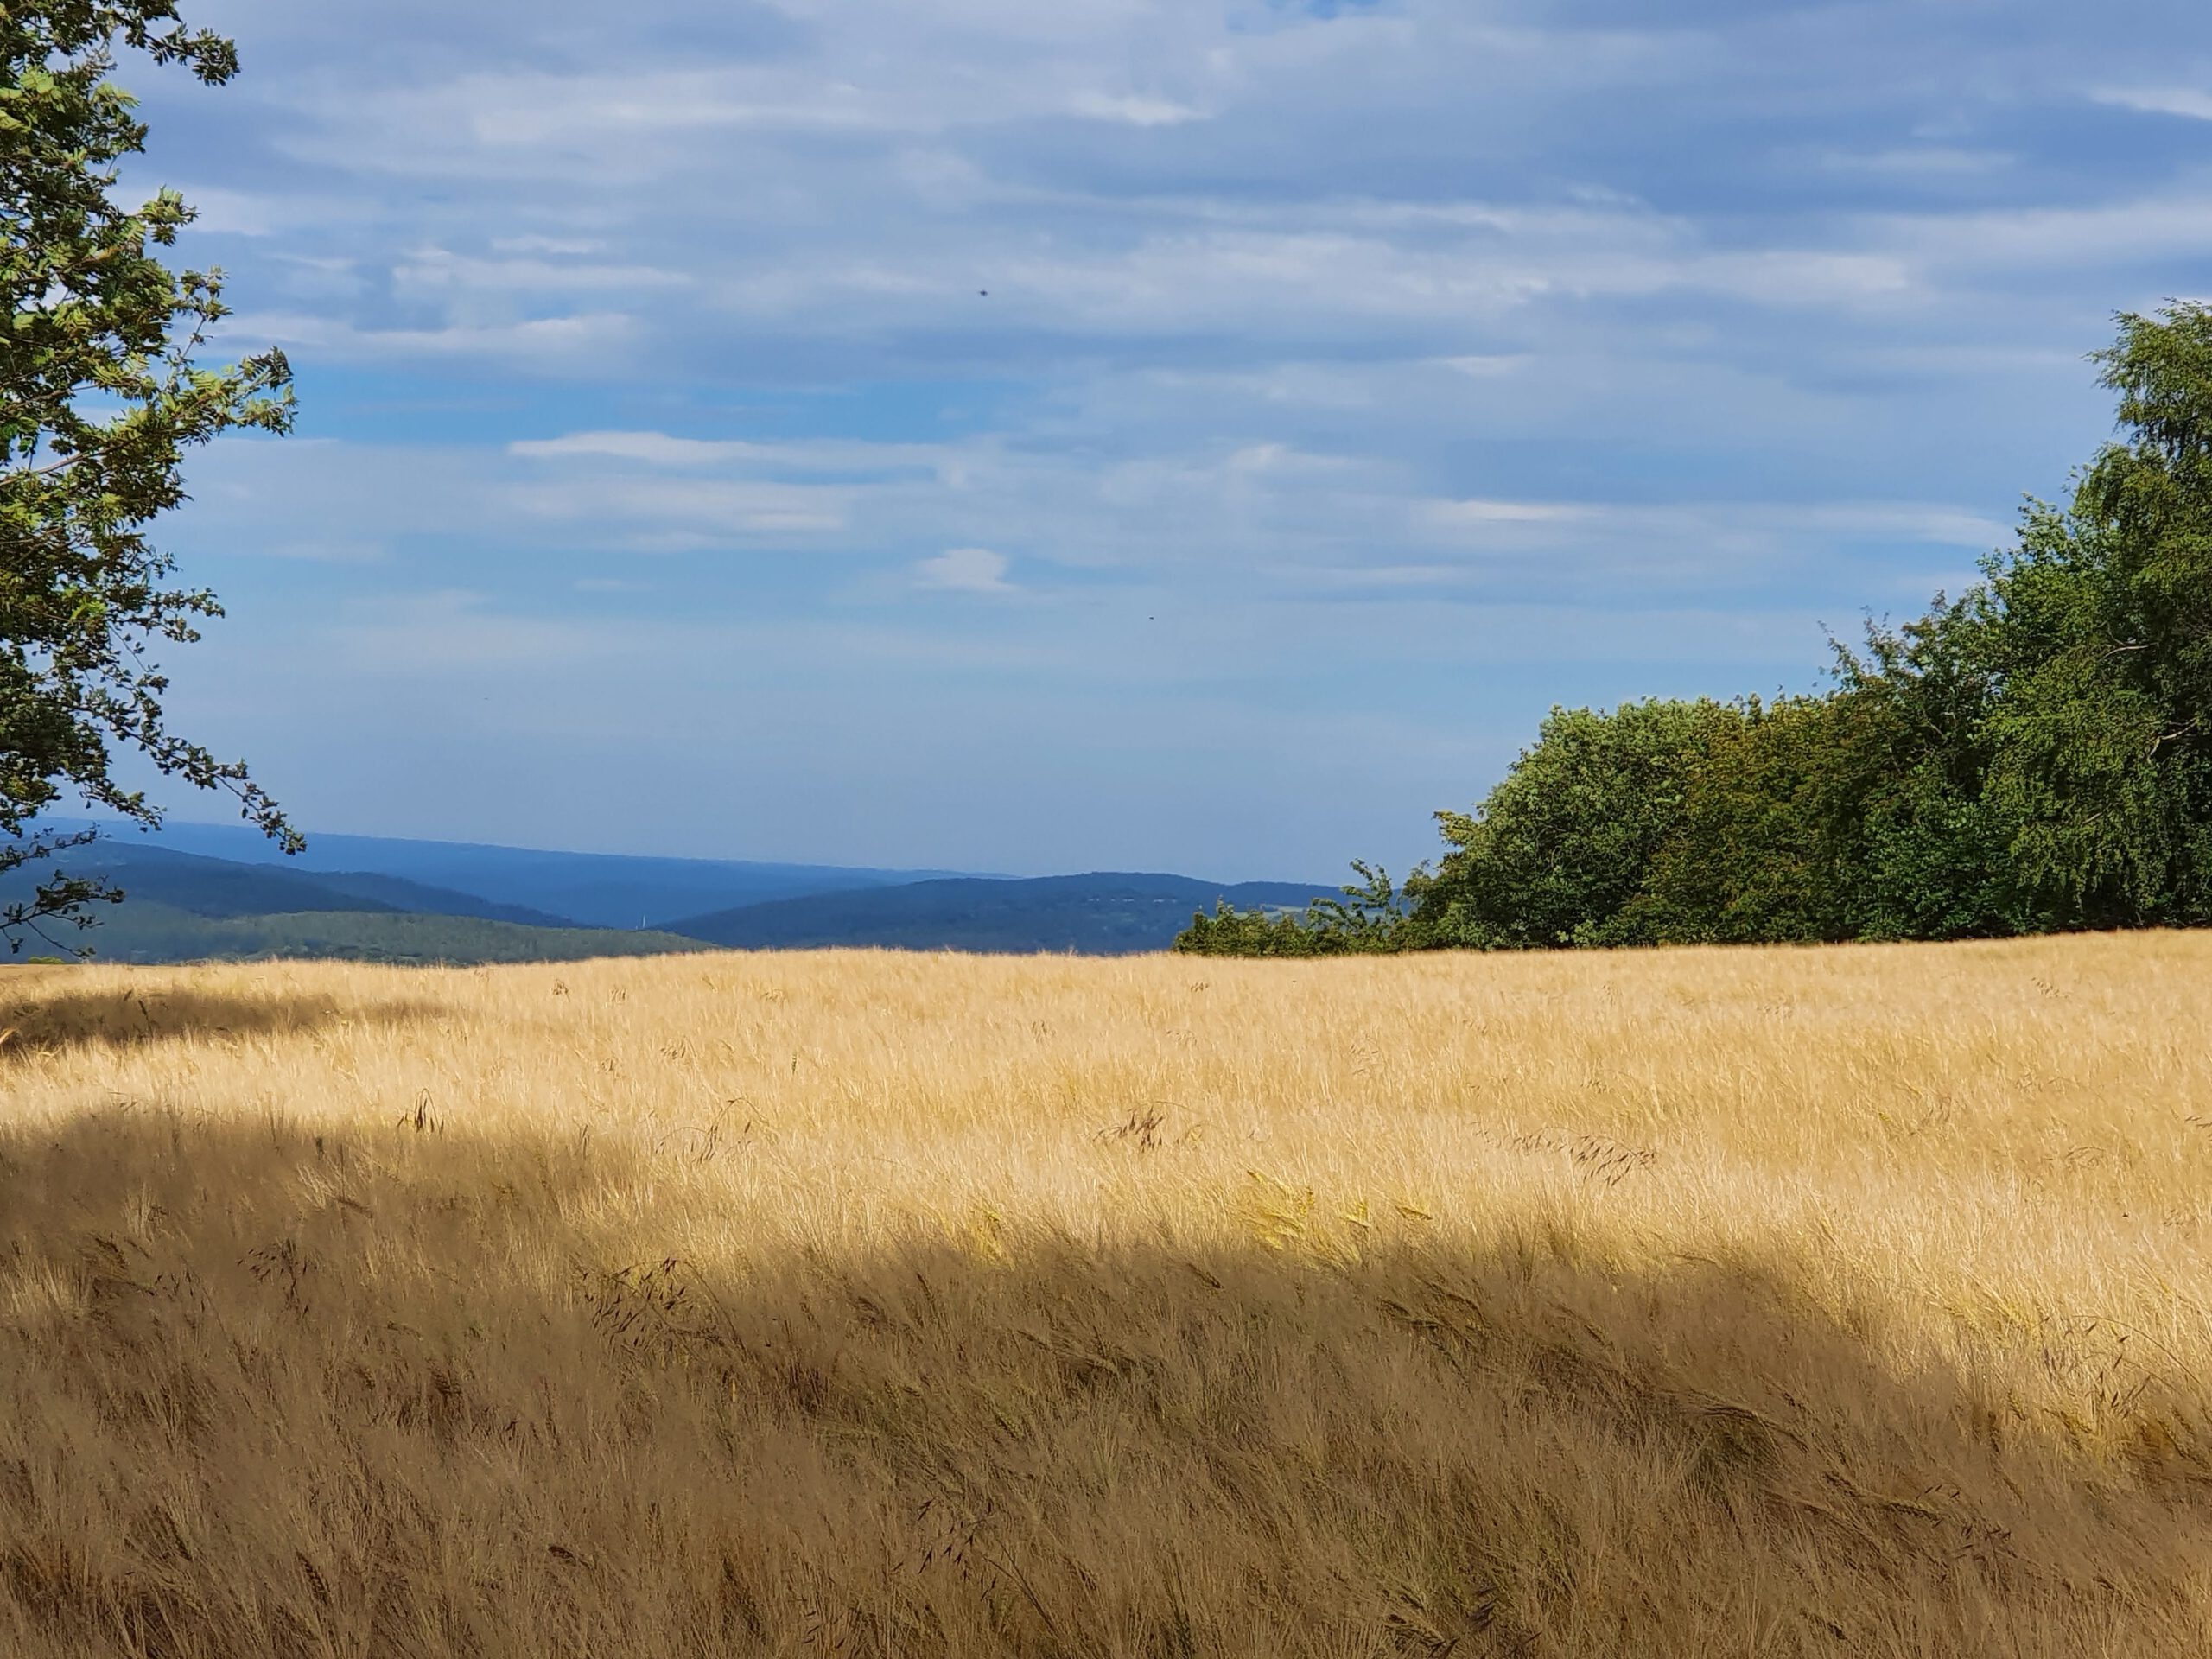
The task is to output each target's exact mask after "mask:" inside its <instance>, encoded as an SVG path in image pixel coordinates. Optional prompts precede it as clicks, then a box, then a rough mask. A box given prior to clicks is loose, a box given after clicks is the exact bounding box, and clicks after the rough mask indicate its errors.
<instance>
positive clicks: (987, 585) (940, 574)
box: [914, 547, 1014, 594]
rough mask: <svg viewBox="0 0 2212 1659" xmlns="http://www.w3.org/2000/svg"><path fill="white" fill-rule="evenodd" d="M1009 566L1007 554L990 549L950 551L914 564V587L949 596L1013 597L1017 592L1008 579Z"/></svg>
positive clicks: (970, 548)
mask: <svg viewBox="0 0 2212 1659" xmlns="http://www.w3.org/2000/svg"><path fill="white" fill-rule="evenodd" d="M1008 565H1009V561H1008V560H1007V556H1006V555H1005V554H1003V553H994V552H992V551H991V550H990V549H989V548H988V547H950V548H947V549H946V550H944V552H942V553H939V554H938V555H937V556H935V557H934V558H927V559H923V560H920V561H918V563H916V564H915V566H914V579H915V584H916V586H918V587H922V588H937V589H939V590H941V591H944V592H947V593H956V594H1010V593H1012V592H1014V584H1013V583H1012V582H1008V581H1007V579H1006V573H1007V569H1008Z"/></svg>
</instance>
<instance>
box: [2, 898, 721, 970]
mask: <svg viewBox="0 0 2212 1659" xmlns="http://www.w3.org/2000/svg"><path fill="white" fill-rule="evenodd" d="M94 913H95V914H96V915H97V916H98V917H99V925H97V926H95V927H91V928H86V929H83V930H81V931H80V930H79V929H78V928H76V927H73V926H70V925H61V926H59V927H56V926H54V925H50V924H49V925H48V932H49V933H50V934H52V936H53V938H54V939H56V940H57V941H59V942H60V944H63V945H65V946H67V947H69V948H70V949H73V950H81V949H84V948H86V947H87V946H89V947H91V949H92V952H93V957H94V960H96V961H99V962H132V963H157V962H209V961H218V962H219V961H232V960H241V959H251V958H254V957H323V958H335V959H339V960H343V961H349V962H391V963H454V964H462V965H467V964H474V963H490V962H575V961H581V960H582V959H584V958H586V957H636V956H658V955H661V954H663V953H664V952H668V951H675V950H705V949H706V948H707V947H706V946H704V945H702V944H700V943H699V942H698V941H696V940H695V939H684V938H677V937H676V936H674V935H673V934H669V933H639V932H624V931H620V930H617V929H612V928H599V927H523V926H519V925H517V924H515V923H512V922H500V921H491V920H486V919H485V918H481V917H474V916H424V915H411V914H409V913H407V912H401V911H391V910H378V911H343V910H311V911H303V912H298V913H296V914H290V915H283V914H279V915H266V916H226V917H209V916H198V915H194V913H193V912H190V911H188V910H180V909H177V908H176V907H175V906H170V905H164V904H159V903H156V902H154V901H152V900H149V899H126V900H125V901H124V903H122V904H120V905H102V906H97V907H96V910H95V912H94ZM47 949H48V947H47V946H46V945H45V944H42V943H41V942H40V941H39V940H37V939H35V938H34V939H30V940H29V941H28V942H27V943H26V944H25V946H24V954H25V955H27V956H28V955H35V954H39V953H41V952H44V951H46V950H47ZM4 960H5V956H4V953H0V961H4Z"/></svg>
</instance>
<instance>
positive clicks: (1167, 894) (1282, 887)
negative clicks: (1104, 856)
mask: <svg viewBox="0 0 2212 1659" xmlns="http://www.w3.org/2000/svg"><path fill="white" fill-rule="evenodd" d="M1336 891H1337V886H1336V884H1335V883H1332V882H1326V881H1317V882H1314V883H1313V884H1312V885H1310V886H1300V885H1299V884H1297V883H1294V882H1288V881H1244V882H1218V881H1201V880H1196V879H1194V878H1192V877H1190V876H1185V875H1154V874H1125V873H1122V872H1099V873H1096V874H1089V875H1051V876H1042V877H1038V878H1035V879H1033V880H977V879H974V878H953V879H950V880H932V881H913V882H907V883H905V884H902V885H900V886H899V887H876V888H871V889H867V890H863V891H858V892H847V893H817V894H815V895H812V896H810V897H808V898H803V899H779V900H776V901H772V902H770V903H766V904H758V905H747V906H741V907H740V908H737V909H733V910H724V911H719V912H715V913H713V914H710V915H703V916H693V917H689V918H683V919H681V920H677V921H672V922H670V923H668V924H667V931H670V932H671V933H681V934H685V935H687V936H689V937H690V938H695V939H702V940H705V941H707V942H708V943H709V944H721V945H728V946H730V947H733V948H735V949H741V950H775V949H784V950H790V949H804V948H809V947H817V946H833V945H863V946H864V945H876V946H883V947H887V948H890V949H894V950H976V951H993V952H1015V953H1027V952H1032V951H1039V950H1050V951H1067V950H1072V951H1075V952H1077V953H1078V954H1080V955H1084V956H1127V955H1131V954H1135V953H1137V952H1140V951H1147V950H1166V949H1167V947H1168V946H1169V945H1170V944H1173V942H1174V938H1175V935H1176V934H1177V933H1179V931H1182V929H1183V928H1185V926H1187V925H1189V924H1190V920H1191V916H1192V912H1194V911H1198V910H1209V911H1210V910H1211V909H1212V908H1213V906H1214V902H1215V901H1216V900H1217V899H1227V900H1228V901H1229V902H1230V904H1232V905H1235V906H1237V907H1238V908H1239V909H1251V908H1275V909H1300V910H1302V909H1303V908H1304V907H1305V906H1306V904H1307V902H1308V901H1310V900H1311V899H1314V898H1316V897H1319V896H1322V895H1332V896H1333V895H1334V893H1336Z"/></svg>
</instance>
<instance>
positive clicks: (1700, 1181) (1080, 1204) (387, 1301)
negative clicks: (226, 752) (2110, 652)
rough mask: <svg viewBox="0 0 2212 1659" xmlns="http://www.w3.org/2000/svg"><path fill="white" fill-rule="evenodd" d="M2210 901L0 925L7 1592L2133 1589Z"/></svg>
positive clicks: (1439, 1610) (2196, 1250)
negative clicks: (155, 946) (1774, 922)
mask: <svg viewBox="0 0 2212 1659" xmlns="http://www.w3.org/2000/svg"><path fill="white" fill-rule="evenodd" d="M2208 1022H2212V938H2202V937H2191V936H2179V935H2151V936H2141V937H2136V938H2081V939H2064V940H2044V941H2033V942H2024V943H2015V944H1999V945H1969V946H1957V947H1915V948H1897V949H1888V948H1862V949H1847V950H1802V951H1782V950H1777V951H1746V952H1728V953H1702V952H1676V953H1658V954H1633V955H1617V956H1616V955H1561V956H1540V957H1401V958H1389V959H1379V960H1366V961H1362V960H1351V961H1340V962H1320V963H1239V962H1222V961H1208V962H1203V963H1200V962H1194V961H1190V960H1179V959H1174V958H1166V957H1154V958H1144V959H1135V960H1127V961H1118V962H1102V961H1078V960H1073V959H1066V958H1034V959H1027V960H1014V959H989V958H985V959H976V958H958V957H919V956H898V955H875V954H861V953H831V954H823V955H806V956H753V957H748V956H710V957H683V958H661V959H649V960H640V961H628V962H611V963H592V964H582V965H579V964H564V965H562V966H558V967H545V968H517V969H498V970H474V971H454V972H431V971H398V970H385V969H371V968H359V967H345V966H331V965H308V964H302V965H289V964H283V965H262V966H245V967H223V968H201V969H135V970H134V969H15V970H10V971H8V972H6V973H4V974H0V1032H5V1031H12V1033H13V1034H12V1036H10V1037H9V1038H7V1039H5V1041H4V1042H0V1651H4V1652H5V1653H7V1654H10V1655H23V1656H30V1659H41V1656H51V1655H59V1654H64V1653H67V1654H72V1655H79V1654H110V1653H119V1654H133V1653H136V1654H145V1655H160V1656H177V1659H183V1656H209V1659H213V1656H225V1659H229V1656H260V1655H272V1656H273V1655H285V1656H291V1655H299V1656H321V1655H348V1656H385V1655H408V1654H421V1655H447V1654H474V1655H487V1656H488V1655H508V1654H512V1655H548V1654H563V1655H585V1654H590V1655H599V1656H630V1655H650V1656H655V1659H660V1656H674V1655H689V1654H705V1653H730V1654H754V1653H760V1654H790V1655H798V1654H810V1653H837V1654H844V1655H922V1654H939V1653H942V1654H957V1655H1009V1656H1010V1655H1036V1656H1047V1655H1068V1656H1073V1655H1102V1656H1122V1655H1126V1656H1139V1655H1160V1656H1166V1655H1200V1654H1204V1655H1214V1654H1224V1655H1238V1656H1246V1655H1249V1656H1255V1659H1257V1656H1273V1655H1316V1656H1319V1655H1331V1656H1336V1655H1343V1656H1353V1655H1377V1656H1380V1655H1405V1654H1415V1655H1433V1656H1442V1655H1445V1654H1452V1655H1454V1656H1458V1659H1470V1656H1476V1655H1487V1654H1499V1655H1503V1654H1518V1655H1528V1656H1568V1655H1578V1656H1579V1655H1587V1654H1600V1653H1602V1654H1624V1655H1649V1656H1662V1655H1665V1656H1678V1655H1700V1656H1701V1655H1713V1654H1741V1655H1752V1654H1758V1655H1766V1654H1796V1653H1808V1654H1810V1653H1819V1654H1834V1655H1846V1654H1849V1655H1898V1656H1903V1655H1907V1654H1912V1655H1921V1654H1930V1653H1960V1654H1966V1653H1977V1654H1979V1653H1988V1654H2007V1655H2032V1656H2042V1655H2075V1654H2081V1655H2088V1654H2111V1655H2183V1654H2192V1655H2193V1654H2198V1653H2201V1652H2202V1651H2203V1650H2204V1649H2205V1646H2206V1643H2207V1640H2208V1632H2212V1325H2208V1322H2207V1318H2206V1311H2205V1307H2204V1305H2203V1302H2202V1297H2203V1296H2204V1294H2205V1293H2206V1289H2207V1287H2208V1284H2212V1280H2209V1279H2208V1274H2207V1267H2208V1250H2207V1239H2208V1233H2207V1224H2208V1216H2212V1043H2208V1041H2207V1039H2206V1034H2205V1033H2206V1032H2207V1029H2208Z"/></svg>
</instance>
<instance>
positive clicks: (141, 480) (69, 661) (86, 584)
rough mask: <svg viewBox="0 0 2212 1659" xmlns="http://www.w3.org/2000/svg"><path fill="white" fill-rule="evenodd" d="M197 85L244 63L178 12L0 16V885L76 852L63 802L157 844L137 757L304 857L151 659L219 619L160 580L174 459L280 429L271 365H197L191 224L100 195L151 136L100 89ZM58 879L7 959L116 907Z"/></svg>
mask: <svg viewBox="0 0 2212 1659" xmlns="http://www.w3.org/2000/svg"><path fill="white" fill-rule="evenodd" d="M119 48H131V49H135V50H137V51H141V52H143V53H144V54H146V55H147V56H148V57H149V58H150V59H151V60H153V61H154V62H155V63H156V64H159V65H174V66H178V67H182V68H184V69H186V70H188V72H189V73H192V74H194V76H196V77H197V78H198V79H200V80H201V81H204V82H206V83H207V84H208V85H211V86H215V85H220V84H221V83H223V82H225V81H226V80H228V79H230V78H231V76H232V74H233V73H236V71H237V68H238V54H237V52H236V50H235V49H234V48H233V47H232V43H231V42H230V41H226V40H224V39H222V38H220V37H219V36H217V35H213V34H209V33H207V32H206V31H196V32H195V31H193V30H191V29H187V28H186V27H185V25H184V24H183V23H182V22H180V21H179V20H178V17H177V15H176V11H175V6H174V4H173V3H171V0H4V3H0V216H3V217H4V220H5V235H4V242H0V302H4V305H5V309H6V315H7V317H8V320H9V321H8V325H7V329H6V333H5V334H4V335H3V336H0V835H4V836H5V837H6V838H7V839H6V840H5V841H0V873H4V872H6V871H8V870H10V869H15V868H21V867H22V866H23V865H25V864H26V863H29V861H33V860H36V859H45V858H50V857H51V856H52V855H54V854H55V853H57V852H60V851H62V850H64V849H67V847H70V846H72V845H77V844H81V842H83V841H84V840H85V839H86V838H87V836H85V835H73V836H72V835H56V834H54V833H52V832H42V831H38V830H36V829H35V827H34V825H33V820H34V819H35V818H36V817H37V816H38V815H39V814H40V813H41V811H43V810H45V809H47V808H48V807H49V806H51V805H52V804H54V802H55V801H57V800H59V799H60V798H61V797H62V795H63V794H64V792H65V791H74V792H75V793H76V794H77V795H78V796H79V798H81V799H82V800H83V801H84V802H85V804H87V805H90V806H97V807H104V808H106V809H108V810H111V811H114V812H116V813H119V814H120V815H122V816H123V817H124V818H126V819H130V820H134V821H136V822H137V823H140V824H142V825H146V826H151V825H153V824H156V823H159V821H160V809H159V808H158V807H157V806H156V805H155V804H153V803H151V802H149V800H148V799H147V798H145V796H144V794H143V791H132V790H127V789H125V788H124V787H123V786H122V785H121V784H119V783H118V781H117V780H116V779H115V778H114V777H113V775H112V772H111V763H112V761H113V759H114V757H115V754H116V753H117V751H118V749H119V748H120V749H124V750H136V751H137V752H138V753H140V754H142V755H143V757H145V759H146V760H149V761H150V762H151V764H152V765H153V766H154V767H155V768H156V770H157V771H158V772H160V773H161V774H162V775H163V776H166V777H169V778H175V779H182V780H183V781H184V782H186V783H188V784H190V785H194V787H197V788H200V789H226V790H228V791H231V792H232V793H233V794H234V795H235V796H236V797H237V798H238V802H239V804H240V807H241V809H242V811H243V813H244V815H245V817H247V818H249V819H251V821H252V822H253V823H257V824H258V825H259V826H260V827H261V828H262V829H264V831H265V832H267V833H268V834H269V835H270V836H274V837H277V839H279V840H280V841H282V842H283V843H284V845H285V846H286V848H287V849H288V850H296V849H297V848H298V846H299V845H300V844H301V843H300V841H299V837H298V836H296V834H295V833H294V832H293V831H292V830H291V829H290V828H289V826H288V825H287V824H286V823H285V822H284V820H283V816H282V814H281V813H280V811H279V810H278V809H277V805H276V804H275V803H274V802H273V801H272V800H270V798H269V797H268V796H267V794H266V793H264V791H262V790H261V789H260V788H259V787H258V786H257V785H255V784H254V783H253V782H251V779H249V778H248V776H247V773H246V769H245V766H244V765H242V764H239V763H235V762H225V761H220V760H217V759H216V758H215V757H214V756H213V754H211V753H209V752H208V751H207V749H205V748H203V747H200V745H198V744H195V743H193V742H190V741H187V740H186V739H184V738H182V737H181V736H179V735H178V734H175V733H174V732H172V731H171V730H170V729H169V728H168V723H167V721H166V720H165V719H164V717H163V714H162V696H163V694H164V693H165V692H166V690H168V681H167V680H166V678H165V677H163V675H162V671H161V669H160V667H159V665H158V664H156V662H155V661H154V660H153V658H152V657H151V656H150V655H149V650H150V649H151V648H152V647H154V646H156V645H157V644H158V643H160V642H168V643H171V644H188V643H190V642H191V641H193V640H194V639H197V638H198V637H199V634H198V632H197V624H198V623H199V622H200V621H201V620H205V619H207V618H209V617H213V616H219V615H220V614H221V607H219V605H218V604H217V603H216V601H215V599H214V597H213V594H209V593H207V592H206V591H204V590H199V589H193V588H181V587H175V586H172V585H171V583H170V577H171V575H172V573H173V571H174V569H175V566H174V562H173V561H172V560H171V558H170V557H169V556H167V555H166V554H164V553H162V551H161V550H158V549H157V548H156V547H155V546H154V544H153V543H152V542H151V541H150V540H149V525H150V524H151V523H152V521H153V520H154V519H156V518H158V517H159V516H160V515H161V514H162V512H166V511H168V509H170V508H172V507H174V506H175V505H177V504H178V503H180V502H181V501H182V500H183V499H185V494H184V487H183V477H182V471H181V458H182V454H183V452H184V451H185V450H186V449H187V448H190V447H192V446H194V445H196V444H202V443H206V442H208V441H209V440H210V439H212V438H213V437H215V436H217V435H219V434H221V433H224V432H227V431H232V430H235V429H241V428H245V429H258V430H261V431H264V432H271V433H278V432H283V431H285V430H287V429H289V426H290V423H291V417H292V401H291V391H290V381H291V373H290V370H289V366H288V365H286V363H285V361H284V359H283V354H282V353H277V352H274V351H272V352H268V353H262V354H260V355H257V356H251V357H248V358H246V359H243V360H242V361H240V362H238V363H236V364H233V365H228V366H226V367H221V368H214V369H210V368H206V367H203V366H201V365H200V363H199V362H198V360H197V356H196V354H197V353H198V352H199V351H200V347H201V346H203V345H204V344H205V342H206V340H207V334H208V331H209V329H210V328H211V327H213V325H214V324H215V323H216V322H218V321H219V320H220V319H221V318H222V317H223V316H224V315H226V308H225V307H224V304H223V301H222V280H221V273H220V272H219V271H218V270H207V271H198V270H172V269H171V268H170V267H169V266H168V265H167V264H164V263H163V262H162V257H161V254H160V250H162V249H166V248H168V247H170V246H171V245H174V244H175V240H176V237H177V233H178V232H179V231H180V230H181V229H182V228H183V227H184V226H186V225H188V224H189V223H190V222H191V220H192V218H193V210H192V209H191V208H189V207H187V206H186V205H185V203H184V202H183V200H181V198H180V197H179V196H178V195H177V194H175V192H174V191H170V190H166V189H165V190H162V191H160V192H158V193H157V194H156V195H155V196H154V197H153V198H152V200H149V201H146V202H144V203H143V204H142V205H140V206H138V207H135V208H132V207H124V206H122V205H119V204H118V202H117V200H115V199H114V195H113V192H114V190H115V188H116V183H117V178H118V166H119V164H120V163H121V162H122V161H123V159H124V157H126V156H130V155H133V154H137V153H138V152H140V151H142V150H143V148H144V145H145V139H146V128H145V126H144V124H143V123H142V122H140V121H139V120H138V119H137V116H136V113H135V105H134V103H133V100H132V99H131V98H130V95H129V94H128V93H127V92H124V91H123V89H122V88H120V87H119V86H117V85H116V84H115V83H114V82H113V80H112V79H111V78H110V77H111V72H112V70H113V69H114V67H115V63H116V56H117V53H118V49H119ZM115 896H117V895H116V894H114V893H112V891H111V890H110V889H106V888H105V887H102V886H101V885H100V884H99V883H98V882H95V881H91V880H73V879H71V878H69V877H68V876H67V874H66V871H65V872H64V873H62V874H56V875H55V876H54V878H53V879H52V880H48V881H47V882H45V883H43V884H42V885H41V887H39V889H38V891H37V895H36V897H35V898H34V899H29V900H27V901H23V902H20V903H17V904H15V905H12V906H9V907H8V908H7V909H6V910H4V911H0V934H4V935H5V936H6V937H7V938H8V939H9V941H10V946H11V947H12V948H20V946H21V944H22V934H23V932H24V931H25V930H30V931H36V930H37V929H38V926H39V924H40V923H41V921H43V920H46V919H48V918H61V917H68V918H73V919H75V920H77V921H79V924H80V925H81V923H83V922H84V921H85V920H86V919H88V918H86V915H85V914H84V909H83V907H84V906H85V905H86V901H87V900H89V899H95V898H104V897H109V898H111V897H115Z"/></svg>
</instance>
